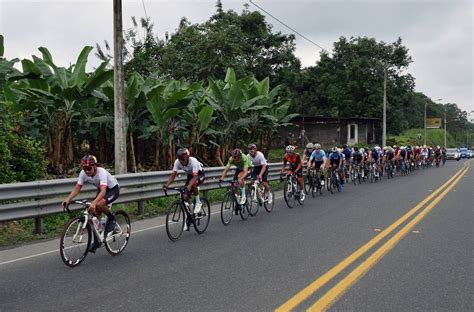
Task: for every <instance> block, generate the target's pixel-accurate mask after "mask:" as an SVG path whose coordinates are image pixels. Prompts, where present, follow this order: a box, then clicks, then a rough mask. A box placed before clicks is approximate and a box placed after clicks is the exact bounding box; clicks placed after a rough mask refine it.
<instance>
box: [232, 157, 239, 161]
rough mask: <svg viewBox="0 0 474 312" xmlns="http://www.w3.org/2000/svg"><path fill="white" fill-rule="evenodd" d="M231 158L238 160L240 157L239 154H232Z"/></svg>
mask: <svg viewBox="0 0 474 312" xmlns="http://www.w3.org/2000/svg"><path fill="white" fill-rule="evenodd" d="M232 158H233V159H234V160H239V159H240V156H232Z"/></svg>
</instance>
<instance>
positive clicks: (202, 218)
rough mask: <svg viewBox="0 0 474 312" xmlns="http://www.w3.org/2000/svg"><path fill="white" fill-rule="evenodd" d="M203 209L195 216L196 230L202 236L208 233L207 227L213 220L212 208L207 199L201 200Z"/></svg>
mask: <svg viewBox="0 0 474 312" xmlns="http://www.w3.org/2000/svg"><path fill="white" fill-rule="evenodd" d="M201 203H202V207H201V211H199V212H198V213H197V214H196V215H195V216H194V229H195V230H196V232H198V233H199V234H202V233H204V232H205V231H206V229H207V227H208V226H209V221H210V220H211V206H210V205H209V202H208V201H207V199H205V198H203V199H201Z"/></svg>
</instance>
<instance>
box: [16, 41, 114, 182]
mask: <svg viewBox="0 0 474 312" xmlns="http://www.w3.org/2000/svg"><path fill="white" fill-rule="evenodd" d="M38 50H39V51H40V52H41V54H42V58H39V57H37V56H33V61H31V60H28V59H23V60H22V61H21V64H22V69H23V74H24V75H25V77H26V80H27V81H28V85H29V87H28V88H27V89H26V90H25V92H26V95H27V98H26V99H25V101H23V103H22V108H23V109H29V110H30V111H35V112H37V113H39V115H40V118H41V119H42V120H43V121H45V124H44V127H45V132H46V135H47V141H48V145H47V150H48V160H49V164H50V168H51V169H52V171H53V172H57V173H63V172H64V170H65V168H66V167H67V166H69V165H70V164H71V163H72V161H73V157H74V150H73V136H72V133H73V132H72V126H73V122H74V121H75V120H77V119H79V118H80V117H81V116H82V113H81V103H83V102H88V101H90V99H91V98H92V99H97V100H104V99H105V98H106V96H105V95H104V94H103V93H102V92H101V91H100V89H99V88H100V87H101V85H103V84H104V83H105V82H107V81H109V80H110V79H111V78H112V76H113V72H112V70H109V69H107V63H106V62H104V63H102V64H101V65H100V66H99V67H98V68H97V69H96V70H94V71H93V72H92V73H86V70H85V69H86V64H87V58H88V55H89V53H90V52H91V51H92V47H89V46H88V47H85V48H84V49H82V51H81V53H80V54H79V56H78V58H77V61H76V63H75V64H74V65H72V66H70V67H68V68H65V67H59V66H57V65H56V64H55V63H54V61H53V57H52V55H51V53H50V52H49V51H48V49H46V48H44V47H41V48H39V49H38Z"/></svg>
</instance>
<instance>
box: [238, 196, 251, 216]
mask: <svg viewBox="0 0 474 312" xmlns="http://www.w3.org/2000/svg"><path fill="white" fill-rule="evenodd" d="M239 215H240V218H241V219H242V220H244V221H245V220H247V219H248V218H249V215H250V206H249V199H248V198H247V200H246V201H245V204H243V205H240V209H239Z"/></svg>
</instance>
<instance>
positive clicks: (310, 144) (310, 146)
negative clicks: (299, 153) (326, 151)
mask: <svg viewBox="0 0 474 312" xmlns="http://www.w3.org/2000/svg"><path fill="white" fill-rule="evenodd" d="M313 147H314V145H313V143H311V142H310V143H308V144H306V148H309V149H312V148H313Z"/></svg>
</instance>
